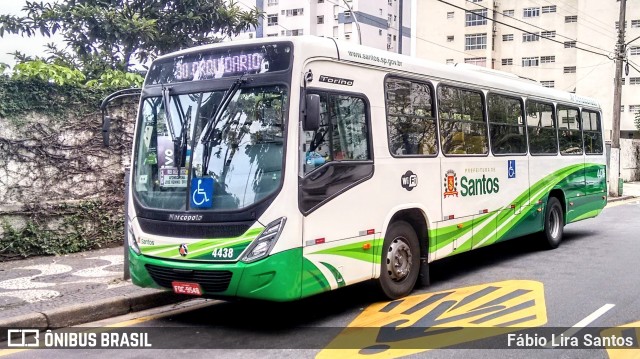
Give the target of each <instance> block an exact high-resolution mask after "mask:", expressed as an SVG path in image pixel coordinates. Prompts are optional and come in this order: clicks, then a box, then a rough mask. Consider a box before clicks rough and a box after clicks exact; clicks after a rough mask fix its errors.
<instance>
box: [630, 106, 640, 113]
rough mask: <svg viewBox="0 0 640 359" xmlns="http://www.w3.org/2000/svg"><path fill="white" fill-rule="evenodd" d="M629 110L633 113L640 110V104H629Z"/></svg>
mask: <svg viewBox="0 0 640 359" xmlns="http://www.w3.org/2000/svg"><path fill="white" fill-rule="evenodd" d="M629 112H631V113H636V112H640V105H629Z"/></svg>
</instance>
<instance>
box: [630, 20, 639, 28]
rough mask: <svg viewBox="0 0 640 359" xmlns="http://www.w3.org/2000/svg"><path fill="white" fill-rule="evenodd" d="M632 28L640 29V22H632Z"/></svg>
mask: <svg viewBox="0 0 640 359" xmlns="http://www.w3.org/2000/svg"><path fill="white" fill-rule="evenodd" d="M631 27H640V20H631Z"/></svg>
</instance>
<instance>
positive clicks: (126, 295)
mask: <svg viewBox="0 0 640 359" xmlns="http://www.w3.org/2000/svg"><path fill="white" fill-rule="evenodd" d="M123 261H124V256H123V248H122V247H117V248H109V249H100V250H95V251H89V252H82V253H74V254H69V255H63V256H51V257H34V258H29V259H25V260H17V261H10V262H4V263H0V328H3V327H10V328H11V327H13V328H60V327H67V326H71V325H77V324H81V323H87V322H91V321H96V320H100V319H105V318H110V317H113V316H117V315H123V314H126V313H129V312H134V311H140V310H144V309H148V308H151V307H156V306H161V305H165V304H171V303H176V302H179V301H183V300H185V299H187V298H184V297H179V296H175V295H173V293H171V292H168V291H161V290H156V289H149V288H139V287H136V286H134V285H133V284H131V282H130V281H123V280H122V273H123ZM3 334H5V333H0V337H2V336H3Z"/></svg>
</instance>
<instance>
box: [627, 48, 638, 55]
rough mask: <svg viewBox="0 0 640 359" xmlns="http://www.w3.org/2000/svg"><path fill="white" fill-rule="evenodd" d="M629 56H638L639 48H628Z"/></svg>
mask: <svg viewBox="0 0 640 359" xmlns="http://www.w3.org/2000/svg"><path fill="white" fill-rule="evenodd" d="M629 55H640V46H631V47H629Z"/></svg>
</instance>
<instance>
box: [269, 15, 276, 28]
mask: <svg viewBox="0 0 640 359" xmlns="http://www.w3.org/2000/svg"><path fill="white" fill-rule="evenodd" d="M274 25H278V14H271V15H267V26H274Z"/></svg>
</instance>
